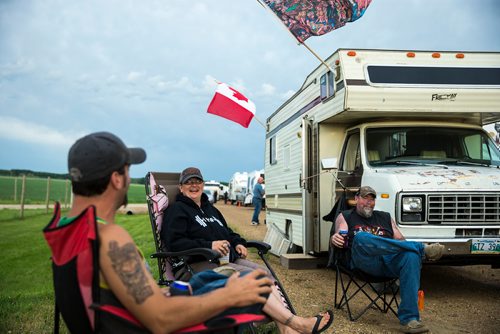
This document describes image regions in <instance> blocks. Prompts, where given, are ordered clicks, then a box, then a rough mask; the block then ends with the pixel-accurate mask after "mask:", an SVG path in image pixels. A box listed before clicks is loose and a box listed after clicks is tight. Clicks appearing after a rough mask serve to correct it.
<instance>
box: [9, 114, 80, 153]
mask: <svg viewBox="0 0 500 334" xmlns="http://www.w3.org/2000/svg"><path fill="white" fill-rule="evenodd" d="M81 136H82V134H81V133H79V134H75V133H71V134H67V133H62V132H59V131H57V130H55V129H52V128H49V127H46V126H43V125H39V124H35V123H31V122H26V121H23V120H20V119H17V118H13V117H4V116H0V138H3V139H7V140H14V141H20V142H25V143H28V144H36V145H45V146H52V147H53V146H57V147H68V146H69V145H71V144H72V143H73V142H74V141H75V140H76V139H77V138H79V137H81Z"/></svg>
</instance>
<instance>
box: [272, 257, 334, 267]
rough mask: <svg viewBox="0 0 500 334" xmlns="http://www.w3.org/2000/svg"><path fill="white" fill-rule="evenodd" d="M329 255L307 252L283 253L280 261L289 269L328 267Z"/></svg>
mask: <svg viewBox="0 0 500 334" xmlns="http://www.w3.org/2000/svg"><path fill="white" fill-rule="evenodd" d="M327 262H328V258H327V257H317V256H312V255H307V254H281V256H280V263H281V265H282V266H283V267H285V268H287V269H317V268H324V267H326V263H327Z"/></svg>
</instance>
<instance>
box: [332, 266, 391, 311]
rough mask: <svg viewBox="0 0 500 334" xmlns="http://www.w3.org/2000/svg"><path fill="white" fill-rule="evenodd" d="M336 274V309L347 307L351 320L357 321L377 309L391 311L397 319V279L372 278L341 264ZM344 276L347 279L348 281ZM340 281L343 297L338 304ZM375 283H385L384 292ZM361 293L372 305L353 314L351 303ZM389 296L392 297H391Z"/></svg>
mask: <svg viewBox="0 0 500 334" xmlns="http://www.w3.org/2000/svg"><path fill="white" fill-rule="evenodd" d="M336 273H337V275H336V278H335V300H334V303H335V308H337V309H341V308H343V307H344V306H345V307H346V309H347V314H348V316H349V320H351V321H356V320H357V319H359V318H360V317H361V316H362V315H363V314H365V312H366V311H367V310H369V309H370V308H376V309H378V310H379V311H380V312H382V313H387V312H389V311H391V312H392V313H393V314H394V315H395V316H396V317H397V315H398V313H397V308H398V307H399V302H398V299H397V294H398V292H399V286H398V285H397V284H396V281H397V280H398V279H397V278H386V277H374V276H370V275H368V274H365V273H363V272H361V271H352V270H349V269H348V268H346V267H344V266H343V265H342V264H340V263H337V264H336ZM344 276H346V277H347V280H346V279H345V277H344ZM339 281H340V288H341V293H342V296H341V298H340V301H339V302H338V303H337V296H338V290H339ZM375 283H383V289H382V291H380V290H378V289H377V287H376V286H375ZM351 287H352V289H351V290H352V291H353V292H350V291H349V289H350V288H351ZM366 290H368V291H366ZM360 292H361V293H362V294H363V295H364V296H365V297H366V298H368V300H369V301H370V303H369V304H368V305H367V306H366V307H365V308H364V309H362V310H361V311H358V312H357V313H356V314H353V311H352V310H351V305H350V304H349V302H350V301H351V300H353V298H354V297H356V296H357V295H358V294H359V293H360ZM389 294H390V295H391V296H389ZM393 305H395V306H396V307H395V308H394V307H393Z"/></svg>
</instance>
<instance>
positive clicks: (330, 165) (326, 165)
mask: <svg viewBox="0 0 500 334" xmlns="http://www.w3.org/2000/svg"><path fill="white" fill-rule="evenodd" d="M321 168H322V169H337V168H338V165H337V158H324V159H321Z"/></svg>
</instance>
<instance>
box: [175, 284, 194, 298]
mask: <svg viewBox="0 0 500 334" xmlns="http://www.w3.org/2000/svg"><path fill="white" fill-rule="evenodd" d="M191 294H192V291H191V285H189V283H188V282H183V281H174V282H173V283H172V284H171V285H170V295H171V296H190V295H191Z"/></svg>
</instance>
